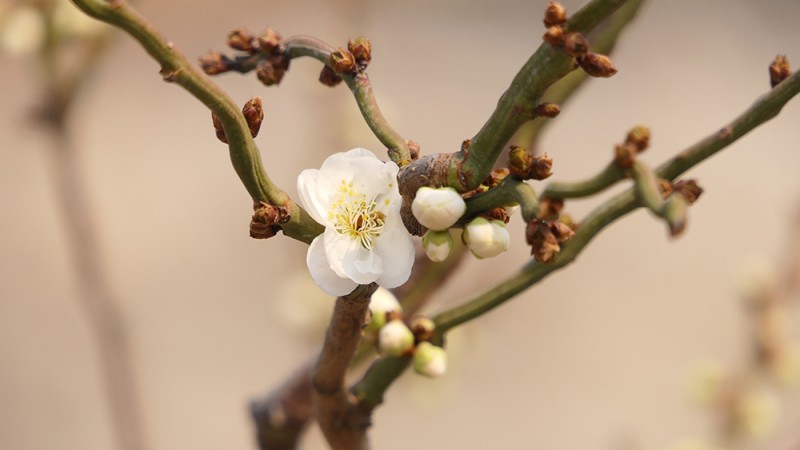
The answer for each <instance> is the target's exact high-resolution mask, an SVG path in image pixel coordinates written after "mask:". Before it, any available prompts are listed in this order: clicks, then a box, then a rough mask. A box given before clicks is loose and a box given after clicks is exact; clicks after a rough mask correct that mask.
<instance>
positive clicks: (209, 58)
mask: <svg viewBox="0 0 800 450" xmlns="http://www.w3.org/2000/svg"><path fill="white" fill-rule="evenodd" d="M199 61H200V68H201V69H203V72H205V73H206V74H207V75H218V74H221V73H225V72H227V71H229V70H231V69H232V68H233V61H231V60H230V58H228V57H227V56H225V55H223V54H220V53H219V52H209V53H208V54H206V55H203V56H201V57H200V58H199Z"/></svg>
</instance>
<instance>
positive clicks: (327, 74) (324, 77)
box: [319, 66, 342, 87]
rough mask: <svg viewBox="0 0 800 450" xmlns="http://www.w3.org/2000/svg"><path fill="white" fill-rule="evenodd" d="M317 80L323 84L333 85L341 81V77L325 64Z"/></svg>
mask: <svg viewBox="0 0 800 450" xmlns="http://www.w3.org/2000/svg"><path fill="white" fill-rule="evenodd" d="M319 82H320V83H322V84H324V85H325V86H328V87H334V86H336V85H337V84H339V83H341V82H342V77H340V76H339V75H336V72H334V71H333V69H331V68H330V67H328V66H325V67H323V68H322V72H320V73H319Z"/></svg>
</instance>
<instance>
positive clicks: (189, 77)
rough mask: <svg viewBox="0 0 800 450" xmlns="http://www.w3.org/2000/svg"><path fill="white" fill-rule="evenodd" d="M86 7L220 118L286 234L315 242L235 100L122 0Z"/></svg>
mask: <svg viewBox="0 0 800 450" xmlns="http://www.w3.org/2000/svg"><path fill="white" fill-rule="evenodd" d="M72 1H73V3H75V5H77V6H78V7H79V8H80V9H82V10H83V11H84V12H86V13H87V14H89V15H90V16H92V17H95V18H97V19H99V20H102V21H103V22H107V23H110V24H112V25H115V26H117V27H119V28H121V29H123V30H125V31H126V32H127V33H128V34H130V35H131V36H132V37H133V38H134V39H136V40H137V41H138V42H139V43H140V44H141V45H142V47H144V49H145V51H147V53H148V54H149V55H150V56H151V57H152V58H153V59H154V60H156V61H158V63H159V64H161V72H160V73H161V75H162V76H163V77H164V80H166V81H169V82H175V83H177V84H178V85H180V86H181V87H183V88H184V89H186V90H187V91H189V93H191V94H192V95H193V96H194V97H195V98H197V99H198V100H200V101H201V102H202V103H203V104H204V105H206V106H207V107H208V108H209V109H210V110H211V111H212V112H213V113H214V114H216V115H217V117H219V119H220V122H221V123H222V127H223V129H224V130H225V136H226V137H227V139H228V148H229V150H230V158H231V162H232V163H233V167H234V170H235V171H236V173H237V174H238V175H239V178H240V179H241V180H242V184H244V186H245V188H246V189H247V192H248V193H249V194H250V196H251V197H252V199H253V201H256V202H258V201H263V202H268V203H270V204H273V205H280V206H285V207H286V208H287V209H288V210H289V212H290V220H289V222H287V223H285V224H282V225H281V227H282V228H283V231H284V233H285V234H286V235H288V236H291V237H293V238H295V239H298V240H300V241H303V242H307V243H310V242H311V241H312V240H313V239H314V237H315V236H317V235H318V234H320V233H321V232H322V226H321V225H319V224H317V223H316V222H315V221H314V220H313V219H311V217H310V216H309V215H308V214H307V213H306V212H305V211H304V210H302V208H300V207H299V206H297V205H296V204H295V203H294V202H293V201H292V200H291V199H290V198H289V196H288V195H287V194H286V193H285V192H283V191H282V190H281V189H279V188H278V187H277V186H276V185H274V184H273V183H272V181H271V180H270V179H269V177H268V176H267V173H266V171H265V170H264V167H263V165H262V162H261V154H260V152H259V150H258V147H256V144H255V142H254V141H253V138H252V136H251V135H250V130H249V128H248V126H247V122H246V121H245V118H244V116H243V115H242V113H241V111H240V110H239V107H238V106H237V105H236V103H235V102H234V101H233V100H232V99H231V98H230V97H229V96H228V95H227V94H226V93H225V91H223V90H222V89H221V88H220V87H219V86H217V85H216V84H215V83H214V82H213V81H211V80H210V79H209V78H208V77H207V76H206V75H205V74H204V73H203V72H201V71H200V70H199V69H198V68H197V67H195V65H193V64H191V63H190V62H189V61H188V60H187V59H186V57H185V56H184V55H183V54H182V53H181V52H180V51H178V50H177V49H176V48H175V46H174V45H173V44H172V43H171V42H169V41H168V40H166V39H165V38H164V37H163V36H161V34H160V33H159V32H158V31H157V30H156V29H155V28H154V27H153V26H152V25H150V24H149V23H148V22H147V21H146V20H145V19H144V18H143V17H142V16H140V15H139V14H138V13H137V12H136V11H135V10H134V9H133V8H131V7H130V6H129V5H128V4H127V3H126V2H124V1H122V0H108V1H104V0H72Z"/></svg>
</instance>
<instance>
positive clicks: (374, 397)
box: [350, 356, 411, 412]
mask: <svg viewBox="0 0 800 450" xmlns="http://www.w3.org/2000/svg"><path fill="white" fill-rule="evenodd" d="M410 363H411V358H410V357H408V356H404V357H394V356H384V357H383V358H381V359H379V360H377V361H375V363H373V364H372V365H371V366H370V367H369V369H367V372H366V373H365V374H364V376H363V377H362V378H361V380H359V382H358V383H356V384H355V385H354V386H353V387H352V388H351V389H350V392H351V393H352V394H353V395H354V396H355V397H356V399H357V400H358V405H359V409H364V410H366V411H370V412H371V411H372V410H374V409H375V408H376V407H377V406H378V405H380V404H381V403H383V394H384V393H385V392H386V390H387V389H389V386H391V384H392V383H393V382H394V381H395V380H396V379H397V378H398V377H399V376H400V375H402V374H403V372H404V371H405V370H406V368H407V367H408V366H409V364H410Z"/></svg>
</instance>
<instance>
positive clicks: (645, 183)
mask: <svg viewBox="0 0 800 450" xmlns="http://www.w3.org/2000/svg"><path fill="white" fill-rule="evenodd" d="M630 173H631V175H633V187H634V190H635V191H636V195H637V196H638V197H639V200H641V202H642V205H644V207H645V208H647V209H649V210H650V211H651V212H652V213H653V214H655V215H656V216H658V217H664V197H663V196H662V195H661V190H660V189H659V188H658V180H657V179H656V176H655V174H654V173H653V170H652V169H650V168H649V167H647V165H645V164H644V163H642V162H641V161H635V162H634V163H633V167H631V170H630Z"/></svg>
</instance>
